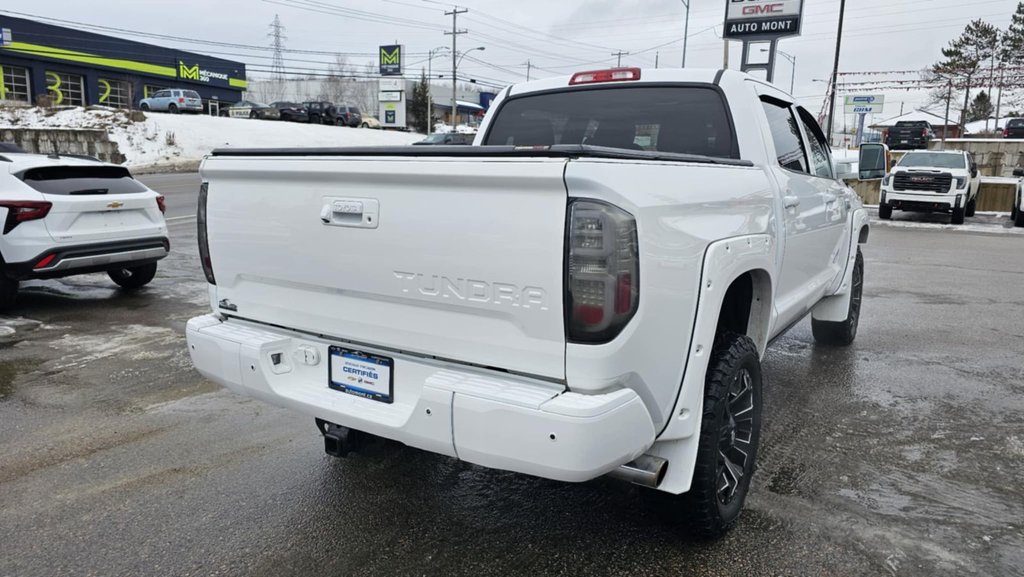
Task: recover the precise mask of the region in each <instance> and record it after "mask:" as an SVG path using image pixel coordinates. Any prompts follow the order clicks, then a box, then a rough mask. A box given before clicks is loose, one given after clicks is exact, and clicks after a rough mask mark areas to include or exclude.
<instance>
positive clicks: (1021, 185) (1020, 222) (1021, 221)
mask: <svg viewBox="0 0 1024 577" xmlns="http://www.w3.org/2000/svg"><path fill="white" fill-rule="evenodd" d="M1013 175H1014V176H1017V177H1020V180H1018V181H1017V194H1015V195H1014V197H1013V207H1012V208H1011V209H1010V218H1011V219H1012V220H1013V225H1014V226H1021V227H1024V168H1015V169H1013Z"/></svg>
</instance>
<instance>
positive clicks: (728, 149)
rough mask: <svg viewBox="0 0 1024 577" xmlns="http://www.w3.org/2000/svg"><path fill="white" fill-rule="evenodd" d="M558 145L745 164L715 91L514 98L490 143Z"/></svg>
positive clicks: (663, 89) (619, 90) (666, 89)
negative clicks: (674, 155) (689, 155)
mask: <svg viewBox="0 0 1024 577" xmlns="http://www.w3.org/2000/svg"><path fill="white" fill-rule="evenodd" d="M558 144H569V145H579V144H586V145H591V146H604V147H609V148H620V149H625V150H646V151H658V152H674V153H681V154H698V155H702V156H713V157H718V158H739V152H738V150H737V147H736V145H735V138H734V137H733V130H732V124H731V122H730V120H729V115H728V113H727V111H726V106H725V101H724V100H723V98H722V96H721V95H720V94H719V92H718V91H716V90H715V89H713V88H711V87H707V88H704V87H696V86H646V87H645V86H637V87H631V88H625V87H621V86H616V87H614V88H591V89H582V90H566V91H561V92H551V93H547V94H533V95H526V96H522V97H518V98H513V99H511V100H508V101H506V102H505V104H503V105H502V107H501V109H500V110H499V111H498V116H497V117H496V118H495V119H494V123H493V124H492V125H491V129H490V131H489V132H488V133H487V138H486V139H485V140H484V145H485V146H487V145H490V146H552V145H558Z"/></svg>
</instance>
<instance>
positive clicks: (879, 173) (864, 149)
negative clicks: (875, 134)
mask: <svg viewBox="0 0 1024 577" xmlns="http://www.w3.org/2000/svg"><path fill="white" fill-rule="evenodd" d="M889 168H890V167H889V147H888V146H886V145H884V144H877V143H871V144H862V145H860V158H859V161H858V177H859V179H860V180H879V179H881V178H882V177H884V176H885V175H886V174H888V173H889Z"/></svg>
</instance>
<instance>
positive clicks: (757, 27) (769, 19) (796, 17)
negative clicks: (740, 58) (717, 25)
mask: <svg viewBox="0 0 1024 577" xmlns="http://www.w3.org/2000/svg"><path fill="white" fill-rule="evenodd" d="M802 15H803V0H726V3H725V37H726V38H742V39H745V40H770V39H772V38H780V37H782V36H795V35H798V34H800V23H801V16H802Z"/></svg>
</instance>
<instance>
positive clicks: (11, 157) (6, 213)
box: [0, 151, 170, 310]
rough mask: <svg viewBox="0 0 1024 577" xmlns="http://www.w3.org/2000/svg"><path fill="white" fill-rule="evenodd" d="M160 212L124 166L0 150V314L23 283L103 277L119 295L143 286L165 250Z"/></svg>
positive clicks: (158, 200)
mask: <svg viewBox="0 0 1024 577" xmlns="http://www.w3.org/2000/svg"><path fill="white" fill-rule="evenodd" d="M164 210H165V206H164V197H163V196H161V195H159V194H157V193H156V192H153V191H152V190H150V189H149V188H147V187H146V186H145V185H144V184H142V183H141V182H139V181H137V180H135V179H134V178H132V175H131V173H129V172H128V169H126V168H124V167H123V166H117V165H114V164H106V163H103V162H100V161H98V160H96V159H93V158H88V157H81V156H64V155H60V156H58V155H51V156H43V155H37V154H25V153H11V152H3V151H0V225H2V226H3V229H2V231H0V232H2V234H0V310H4V309H9V308H11V307H12V306H13V305H14V300H15V297H16V295H17V292H18V285H19V283H20V281H22V280H26V279H50V278H59V277H65V276H70V275H76V274H86V273H95V272H106V273H108V274H109V275H110V278H111V280H113V281H114V282H115V283H117V284H118V285H120V286H121V287H123V288H125V289H137V288H139V287H141V286H143V285H145V284H147V283H148V282H149V281H151V280H153V276H154V275H155V274H156V263H157V261H158V260H160V259H162V258H164V257H165V256H167V254H168V252H169V251H170V243H169V241H168V240H167V225H166V223H165V222H164V216H163V213H164Z"/></svg>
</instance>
